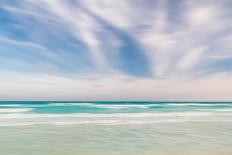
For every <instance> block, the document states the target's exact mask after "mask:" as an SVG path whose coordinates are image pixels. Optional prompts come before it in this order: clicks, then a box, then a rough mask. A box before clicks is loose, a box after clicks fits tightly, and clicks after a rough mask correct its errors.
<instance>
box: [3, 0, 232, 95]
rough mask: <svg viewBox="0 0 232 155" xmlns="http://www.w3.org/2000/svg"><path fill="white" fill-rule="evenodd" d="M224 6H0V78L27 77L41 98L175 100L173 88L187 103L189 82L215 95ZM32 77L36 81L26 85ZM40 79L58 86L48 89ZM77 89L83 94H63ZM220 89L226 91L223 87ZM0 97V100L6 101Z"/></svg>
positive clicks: (24, 2)
mask: <svg viewBox="0 0 232 155" xmlns="http://www.w3.org/2000/svg"><path fill="white" fill-rule="evenodd" d="M231 6H232V4H231V2H230V0H222V1H217V0H211V1H209V0H203V1H194V0H190V1H171V0H142V1H132V0H123V1H121V0H119V1H114V0H99V1H91V0H85V1H80V0H67V1H62V0H37V1H34V0H20V1H19V0H14V2H13V1H7V0H2V1H1V2H0V21H1V24H0V65H1V66H0V71H1V73H0V74H1V75H3V74H7V75H8V74H9V76H12V75H14V76H17V77H20V79H21V80H23V79H24V78H25V79H27V80H28V81H30V82H31V84H29V83H28V84H27V83H25V85H26V86H28V90H30V89H33V90H37V89H39V90H41V92H40V93H38V94H41V96H43V95H44V94H46V93H47V95H45V96H46V97H47V98H49V97H52V96H51V95H52V94H51V93H52V92H54V93H55V94H59V91H55V90H56V89H59V90H61V89H62V91H61V92H62V93H63V94H65V96H68V97H67V98H73V97H74V96H76V95H77V94H79V95H81V96H83V97H86V98H88V97H90V96H91V95H93V94H94V93H96V94H98V95H99V96H101V98H102V99H106V98H105V97H104V96H111V97H114V96H115V97H117V96H124V95H123V94H122V93H121V91H127V92H130V93H128V94H127V95H125V96H124V97H123V98H124V99H126V98H128V99H129V98H133V97H135V96H134V95H133V94H137V95H138V99H139V98H146V97H147V98H149V99H156V98H158V99H159V96H162V97H161V98H160V99H169V98H170V99H171V98H173V97H174V96H175V95H177V97H176V99H178V96H179V98H180V99H181V97H182V96H183V95H180V94H181V93H184V92H185V91H184V90H182V91H181V90H179V91H177V89H184V87H186V88H187V89H192V91H188V92H187V95H186V96H187V97H188V96H189V97H190V98H191V99H192V98H197V97H196V96H191V94H193V93H196V92H197V87H195V86H194V84H202V87H201V88H200V89H202V90H204V91H206V90H209V89H213V87H212V86H211V84H212V83H213V81H215V82H218V83H221V84H222V87H220V88H218V91H217V92H218V93H219V92H220V91H222V90H223V87H224V86H225V84H223V83H226V82H227V83H228V82H231V81H230V80H231V79H230V76H231V73H232V72H231V71H232V63H231V62H232V52H231V50H232V46H231V41H232V39H231V36H232V22H231V21H232V11H231V10H232V9H231ZM6 71H7V72H6ZM19 74H23V75H19ZM37 75H41V76H42V77H43V79H41V78H36V81H40V82H38V83H37V82H35V83H34V82H33V80H32V79H34V76H37ZM27 76H28V77H27ZM46 78H47V79H48V80H50V79H51V81H52V79H53V78H56V79H57V81H58V83H61V84H58V83H56V84H55V85H51V86H48V85H46V83H47V82H46ZM73 78H74V79H75V80H74V79H73ZM89 79H94V80H89ZM123 79H129V80H123ZM5 80H6V79H3V78H2V79H1V81H2V83H1V85H2V86H3V85H4V87H2V88H4V89H6V88H7V87H11V88H12V91H13V90H15V94H14V95H16V96H20V95H17V93H18V91H16V90H17V89H20V88H22V87H23V86H22V84H17V82H18V81H17V80H15V85H12V84H10V83H12V82H13V83H14V80H13V79H12V81H11V82H10V81H8V82H5ZM179 80H180V81H181V82H177V81H179ZM89 81H92V82H89ZM125 81H127V82H125ZM206 81H210V82H206ZM176 82H177V83H179V85H181V86H183V87H179V86H178V85H176V84H175V83H176ZM204 82H205V83H204ZM41 83H44V84H45V85H46V86H44V87H42V88H41ZM62 83H63V84H65V86H64V87H63V86H62ZM164 83H165V84H164ZM189 83H192V84H189ZM66 84H67V85H66ZM117 84H118V85H120V86H116V85H117ZM150 85H151V86H150ZM153 85H154V88H153ZM157 85H159V86H160V85H162V86H163V85H165V86H164V87H155V86H157ZM92 86H94V87H92ZM96 86H101V87H96ZM136 86H139V87H140V88H141V89H139V90H136V88H135V87H136ZM166 86H170V87H171V88H170V87H169V88H168V87H166ZM203 87H204V88H203ZM216 87H217V86H215V89H216ZM79 88H80V89H81V90H85V91H83V92H81V91H78V93H77V94H75V93H73V92H71V91H73V90H76V89H79ZM225 88H226V89H227V90H231V91H232V87H231V86H230V85H228V86H225ZM7 89H10V88H7ZM69 89H70V90H69ZM144 90H149V91H152V90H155V92H156V93H157V92H159V93H158V94H157V95H154V96H152V93H149V92H148V91H144ZM219 90H220V91H219ZM3 91H4V90H0V94H2V97H3V96H9V94H8V93H7V94H5V93H3ZM176 91H177V92H179V95H178V93H176ZM45 92H46V93H45ZM87 92H88V93H89V94H88V93H87ZM97 92H98V93H97ZM99 92H101V93H99ZM28 93H29V94H31V93H30V92H29V91H28V92H27V91H25V92H24V94H25V95H26V94H28ZM3 94H4V95H3ZM100 94H101V95H100ZM112 94H113V95H112ZM146 94H150V96H149V95H146ZM174 94H175V95H174ZM197 94H198V95H199V99H200V98H201V95H200V94H199V93H197ZM203 94H204V93H203ZM209 94H210V92H209ZM212 94H216V90H215V92H212ZM14 95H13V96H14ZM21 95H22V94H21ZM220 95H221V94H219V95H218V96H219V97H220ZM93 96H95V97H96V95H93ZM216 96H217V95H216ZM11 97H12V95H11ZM46 97H45V98H46ZM223 97H225V96H223ZM223 97H222V95H221V98H223ZM202 98H204V97H202ZM225 98H226V97H225ZM98 99H100V98H98ZM191 99H190V100H191ZM205 99H208V98H205Z"/></svg>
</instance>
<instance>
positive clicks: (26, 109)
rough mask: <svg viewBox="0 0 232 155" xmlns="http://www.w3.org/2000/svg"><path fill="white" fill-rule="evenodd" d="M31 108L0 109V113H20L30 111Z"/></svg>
mask: <svg viewBox="0 0 232 155" xmlns="http://www.w3.org/2000/svg"><path fill="white" fill-rule="evenodd" d="M32 110H33V109H31V108H4V109H0V113H22V112H29V111H32Z"/></svg>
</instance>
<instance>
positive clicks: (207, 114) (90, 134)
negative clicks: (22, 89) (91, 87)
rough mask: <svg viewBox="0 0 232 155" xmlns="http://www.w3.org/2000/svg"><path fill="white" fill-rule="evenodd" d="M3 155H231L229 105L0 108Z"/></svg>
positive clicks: (231, 106)
mask: <svg viewBox="0 0 232 155" xmlns="http://www.w3.org/2000/svg"><path fill="white" fill-rule="evenodd" d="M0 154H3V155H26V154H30V155H45V154H46V155H92V154H94V155H111V154H117V155H130V154H133V155H140V154H143V155H218V154H220V155H231V154H232V102H231V103H230V102H213V103H210V102H0Z"/></svg>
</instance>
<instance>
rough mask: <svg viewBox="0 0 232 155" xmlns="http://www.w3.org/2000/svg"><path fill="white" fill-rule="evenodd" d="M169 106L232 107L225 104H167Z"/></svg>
mask: <svg viewBox="0 0 232 155" xmlns="http://www.w3.org/2000/svg"><path fill="white" fill-rule="evenodd" d="M165 105H169V106H232V104H229V103H228V104H224V103H217V104H215V103H212V104H211V103H208V104H206V103H170V104H165Z"/></svg>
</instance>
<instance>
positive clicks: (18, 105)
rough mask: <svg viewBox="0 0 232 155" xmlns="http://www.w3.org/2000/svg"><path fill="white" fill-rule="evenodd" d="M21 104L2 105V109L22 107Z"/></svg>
mask: <svg viewBox="0 0 232 155" xmlns="http://www.w3.org/2000/svg"><path fill="white" fill-rule="evenodd" d="M21 106H22V105H21V104H0V107H21Z"/></svg>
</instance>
